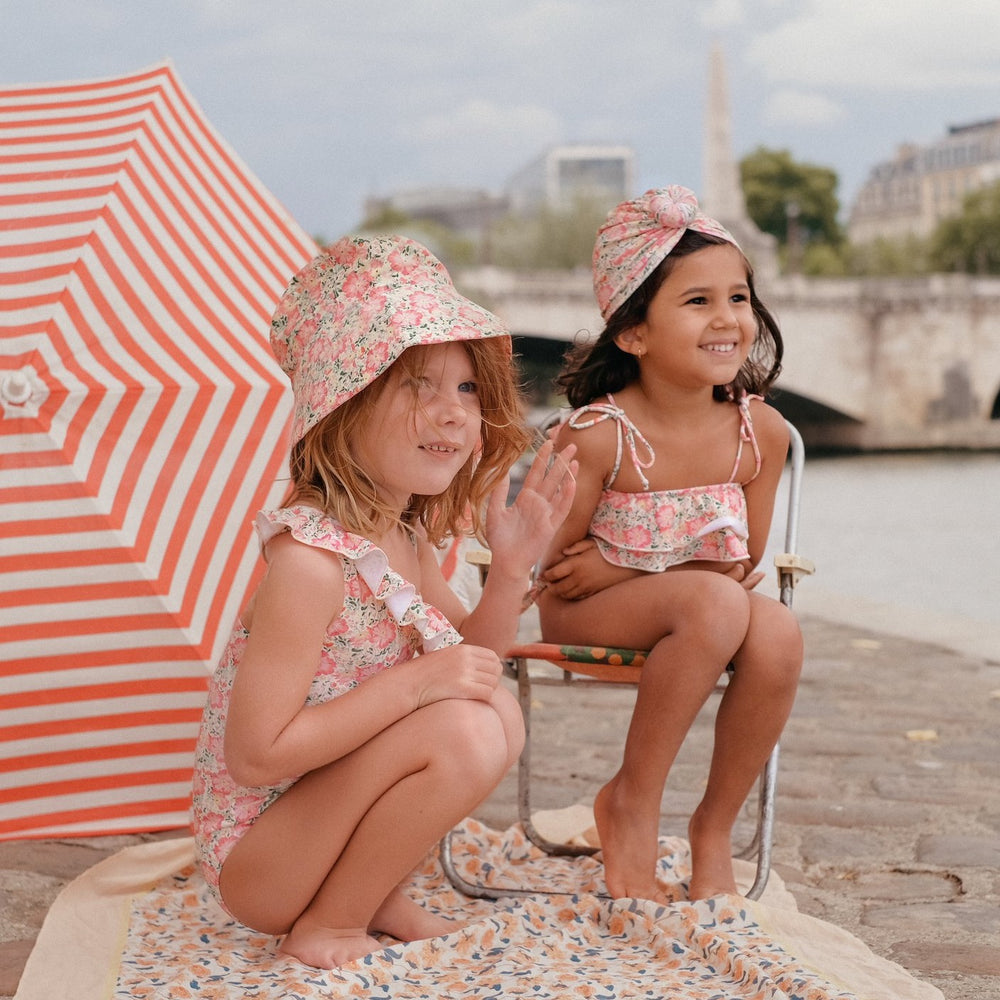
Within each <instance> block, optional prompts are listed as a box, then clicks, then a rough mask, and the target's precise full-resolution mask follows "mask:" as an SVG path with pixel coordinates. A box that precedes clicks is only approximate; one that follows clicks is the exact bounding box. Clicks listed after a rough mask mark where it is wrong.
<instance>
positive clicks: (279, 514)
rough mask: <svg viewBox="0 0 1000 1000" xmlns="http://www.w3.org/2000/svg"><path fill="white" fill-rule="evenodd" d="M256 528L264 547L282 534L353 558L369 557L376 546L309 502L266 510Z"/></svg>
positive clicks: (313, 546)
mask: <svg viewBox="0 0 1000 1000" xmlns="http://www.w3.org/2000/svg"><path fill="white" fill-rule="evenodd" d="M256 528H257V533H258V536H259V537H260V544H261V547H264V546H266V545H267V544H268V542H270V541H271V540H272V539H273V538H275V537H276V536H278V535H282V534H287V535H288V536H289V537H290V538H292V539H294V540H295V541H296V542H301V543H302V544H304V545H306V546H309V547H311V548H316V549H323V550H325V551H327V552H332V553H334V554H336V555H341V556H347V557H348V558H351V559H359V558H361V557H363V556H365V555H366V554H367V553H369V552H370V551H371V550H372V548H373V547H374V546H373V544H372V542H370V541H369V540H368V539H367V538H362V537H361V536H360V535H356V534H354V533H353V532H351V531H348V530H347V528H345V527H344V526H343V525H342V524H341V523H340V522H339V521H338V520H337V519H336V518H334V517H331V516H330V515H329V514H325V513H324V512H323V511H321V510H317V509H316V508H314V507H308V506H305V505H296V506H293V507H279V508H277V509H273V510H262V511H260V513H258V515H257V519H256Z"/></svg>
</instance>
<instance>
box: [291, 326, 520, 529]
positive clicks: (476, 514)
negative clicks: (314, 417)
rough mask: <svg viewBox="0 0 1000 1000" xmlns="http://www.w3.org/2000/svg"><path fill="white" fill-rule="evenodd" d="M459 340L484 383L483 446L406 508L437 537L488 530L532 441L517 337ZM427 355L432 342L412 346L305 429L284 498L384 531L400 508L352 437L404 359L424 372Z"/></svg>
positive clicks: (407, 518)
mask: <svg viewBox="0 0 1000 1000" xmlns="http://www.w3.org/2000/svg"><path fill="white" fill-rule="evenodd" d="M458 343H460V344H461V345H462V347H464V348H465V349H466V351H467V352H468V354H469V358H470V360H471V362H472V368H473V371H474V373H475V378H476V382H477V383H478V387H479V403H480V407H481V410H482V429H481V432H480V447H479V448H477V449H476V451H475V452H474V453H473V454H472V455H471V456H470V457H469V460H468V461H467V462H466V463H465V465H464V466H463V467H462V469H461V470H460V471H459V473H458V475H456V476H455V478H454V479H453V480H452V482H451V485H450V486H449V487H448V489H446V490H445V491H444V492H443V493H439V494H437V495H436V496H421V495H416V494H415V495H414V496H413V497H412V498H411V501H410V506H409V507H408V508H407V510H406V511H405V512H404V514H403V521H404V523H407V524H411V525H412V524H419V525H421V526H422V527H423V529H424V531H425V532H426V534H427V537H428V539H429V540H430V541H431V542H432V543H433V544H435V545H436V544H439V543H441V542H442V541H443V540H444V539H445V538H446V537H448V536H450V535H458V534H464V533H466V532H467V531H470V530H471V531H472V532H473V533H474V534H477V535H480V536H481V534H482V517H483V511H484V507H485V502H486V498H487V496H489V494H490V493H491V492H492V491H493V490H494V489H495V488H496V487H497V486H498V485H499V484H500V482H501V481H502V480H503V477H504V476H505V475H506V473H507V472H508V471H509V470H510V468H511V466H512V465H513V464H514V463H515V462H516V461H517V459H518V458H519V457H520V456H521V454H522V453H523V452H524V450H525V449H526V448H527V446H528V444H529V443H530V441H531V434H530V432H529V431H528V429H527V427H526V426H525V423H524V418H523V412H522V411H523V407H522V399H521V393H520V389H519V386H518V382H517V376H516V370H515V368H514V366H513V364H512V359H511V356H510V350H509V341H507V340H505V339H504V338H500V337H489V338H485V339H483V340H464V341H458ZM425 363H426V351H425V349H423V348H420V347H411V348H409V349H408V350H406V351H404V352H403V353H402V355H401V356H400V357H399V359H398V360H397V361H396V362H395V363H394V364H393V366H392V368H390V369H389V371H388V372H385V373H384V374H383V375H381V376H380V377H379V378H377V379H375V381H374V382H372V383H371V384H370V385H368V386H366V387H365V388H364V389H363V390H362V391H361V392H359V393H358V394H357V395H356V396H352V397H351V398H350V399H348V400H347V401H346V402H344V403H342V404H341V405H340V406H338V407H337V409H335V410H334V411H333V412H332V413H329V414H327V416H326V417H324V418H323V419H322V420H321V421H320V422H319V423H318V424H316V425H315V426H314V427H312V428H310V429H309V430H308V431H307V432H306V433H305V435H304V436H303V437H302V440H301V441H299V442H297V443H296V444H295V446H294V447H293V448H292V453H291V457H290V461H289V471H290V473H291V485H290V487H289V490H288V493H287V494H286V496H285V499H284V501H283V506H286V507H287V506H290V505H293V504H305V505H307V506H310V507H315V508H317V509H319V510H322V511H323V512H324V513H326V514H329V515H330V516H332V517H334V518H336V519H337V520H338V521H339V522H340V523H341V524H342V525H343V526H344V527H345V528H347V529H348V531H352V532H354V533H355V534H359V535H363V536H370V535H377V534H380V533H382V532H383V531H385V530H386V529H387V528H388V527H390V526H391V524H392V523H393V522H395V521H396V514H395V512H394V511H393V510H391V509H390V508H389V507H388V505H387V504H385V503H384V502H383V501H382V500H380V499H379V497H378V493H377V491H376V489H375V484H374V483H373V482H372V481H371V479H370V478H369V477H368V475H367V473H366V472H365V471H364V469H363V467H362V466H361V465H360V464H359V462H358V460H357V458H356V457H355V456H354V454H353V451H352V447H351V441H352V440H353V438H354V435H355V432H356V431H357V430H359V429H360V428H361V427H362V426H363V425H364V424H365V423H366V422H367V421H368V420H369V419H370V418H371V415H372V412H373V410H374V408H375V406H376V404H377V403H378V401H379V399H380V398H381V396H382V393H383V392H385V390H386V386H387V383H388V376H389V374H390V372H393V371H395V370H396V368H397V366H399V365H401V366H403V370H404V372H406V373H407V374H411V375H414V376H419V375H420V373H421V372H422V371H423V368H424V364H425ZM414 406H415V407H416V406H417V400H416V398H415V397H414Z"/></svg>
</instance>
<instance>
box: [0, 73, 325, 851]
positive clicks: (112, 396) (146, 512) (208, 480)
mask: <svg viewBox="0 0 1000 1000" xmlns="http://www.w3.org/2000/svg"><path fill="white" fill-rule="evenodd" d="M315 249H316V248H315V245H314V244H313V242H312V240H311V239H310V238H309V237H308V236H307V235H306V234H305V233H304V232H303V231H302V230H301V229H300V228H299V227H298V226H297V225H296V224H295V222H294V221H293V220H292V219H291V218H290V217H289V216H288V215H287V213H286V212H285V211H284V210H283V209H282V208H281V207H280V206H279V205H278V204H277V202H276V201H275V199H274V198H273V197H272V196H271V195H270V194H269V193H268V192H267V191H266V190H265V189H264V187H263V186H262V185H261V184H260V182H259V181H258V180H256V179H255V178H254V177H253V176H252V175H251V174H250V172H249V171H248V170H247V168H246V167H245V166H244V165H243V164H242V163H241V162H240V160H239V159H238V157H237V156H236V155H234V153H233V151H232V150H231V149H230V148H229V147H228V146H227V145H226V143H225V142H224V141H223V140H222V139H221V138H220V137H219V135H218V134H217V133H216V132H215V131H214V129H213V128H212V126H211V125H210V124H209V123H208V121H207V120H206V119H205V117H204V115H203V114H202V112H201V110H200V109H199V108H198V107H197V105H196V104H195V102H194V101H193V100H192V98H191V95H190V94H189V93H188V92H187V90H186V89H185V88H184V87H183V85H182V84H181V82H180V80H179V79H178V77H177V74H176V72H175V70H174V68H173V67H172V65H171V64H170V63H169V62H167V63H163V64H159V65H155V66H152V67H150V68H148V69H146V70H143V71H140V72H137V73H134V74H132V75H129V76H125V77H121V78H116V79H103V80H97V81H86V82H77V83H67V84H58V85H56V84H52V85H46V84H43V85H33V86H4V87H0V403H2V417H0V839H10V838H20V837H41V836H45V837H51V836H63V835H78V834H88V835H90V834H104V833H113V832H126V831H140V830H154V829H167V828H172V827H176V826H181V825H184V824H186V822H187V809H188V800H189V786H190V778H191V769H192V760H193V747H194V740H195V737H196V734H197V728H198V721H199V718H200V715H201V707H202V704H203V702H204V695H205V690H206V684H207V678H208V674H209V671H210V670H211V669H212V667H213V665H214V663H215V661H216V659H217V657H218V656H219V654H220V652H221V649H222V647H223V646H224V645H225V641H226V638H227V635H228V632H229V630H230V628H231V625H232V623H233V620H234V618H235V617H236V615H237V613H238V610H239V607H240V605H241V603H242V602H243V600H244V599H245V597H246V595H247V591H248V589H249V587H250V586H251V585H252V584H253V582H254V574H255V573H256V572H257V571H258V570H257V562H258V560H257V548H256V542H255V540H254V537H253V532H252V527H251V524H252V519H253V514H254V512H255V511H256V510H257V509H259V508H261V507H265V506H267V505H268V504H270V503H274V502H275V501H276V499H278V497H279V494H280V492H281V483H280V480H281V478H282V476H283V475H284V461H285V448H286V435H287V428H288V422H289V416H290V409H291V400H290V392H289V390H288V388H287V382H286V380H285V378H284V376H283V375H282V373H281V372H280V370H279V369H278V367H277V365H276V364H275V362H274V360H273V358H272V357H271V354H270V351H269V348H268V342H267V332H268V326H269V320H270V316H271V313H272V311H273V308H274V305H275V303H276V302H277V300H278V297H279V296H280V294H281V292H282V291H283V289H284V287H285V286H286V284H287V283H288V280H289V278H290V277H291V276H292V275H293V274H294V273H295V272H296V271H297V270H298V269H299V267H301V265H302V264H303V263H304V262H305V261H306V260H308V259H309V258H310V257H311V256H312V255H313V253H314V252H315Z"/></svg>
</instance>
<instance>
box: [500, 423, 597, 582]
mask: <svg viewBox="0 0 1000 1000" xmlns="http://www.w3.org/2000/svg"><path fill="white" fill-rule="evenodd" d="M575 454H576V445H572V444H571V445H567V446H566V447H565V448H563V450H562V451H558V452H557V451H556V449H555V444H554V442H553V441H552V440H546V441H545V443H544V444H543V445H542V446H541V447H540V448H539V449H538V453H537V454H536V455H535V459H534V461H533V462H532V463H531V468H530V469H529V470H528V474H527V475H526V476H525V477H524V484H523V485H522V486H521V489H520V491H519V492H518V494H517V497H516V498H515V499H514V502H513V503H512V504H511V505H510V506H509V507H508V506H507V481H506V480H505V482H504V483H503V484H501V486H500V487H498V488H497V489H495V490H494V491H493V493H492V495H491V496H490V499H489V503H488V505H487V507H486V523H485V525H484V530H485V534H486V541H487V543H488V544H489V547H490V550H491V551H492V553H493V566H494V568H495V569H501V570H508V571H510V572H511V573H513V574H524V573H527V572H529V571H530V570H531V568H532V566H534V564H535V562H536V561H537V560H538V557H539V556H540V555H541V554H542V553H543V552H544V551H545V550H546V548H548V545H549V542H550V541H552V537H553V535H555V533H556V530H557V529H558V528H559V526H560V525H561V524H562V523H563V521H564V520H565V519H566V515H567V514H568V513H569V509H570V506H571V505H572V503H573V496H574V494H575V491H576V472H577V469H578V464H577V462H576V460H575V459H574V458H573V456H574V455H575Z"/></svg>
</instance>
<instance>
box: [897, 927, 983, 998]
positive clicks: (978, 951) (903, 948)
mask: <svg viewBox="0 0 1000 1000" xmlns="http://www.w3.org/2000/svg"><path fill="white" fill-rule="evenodd" d="M889 957H890V958H891V959H892V960H893V961H894V962H899V964H900V965H904V966H906V968H908V969H914V970H917V971H927V972H930V971H940V970H942V969H950V970H951V971H952V972H959V973H962V974H963V975H970V976H1000V948H997V947H995V946H990V945H985V944H984V945H977V944H934V943H931V942H927V941H899V942H897V943H896V944H894V945H893V946H892V948H891V950H890V952H889ZM984 986H985V987H986V990H987V992H980V993H970V994H968V995H969V996H978V997H979V998H981V1000H997V997H1000V991H998V990H997V983H996V982H995V981H994V982H993V983H991V984H990V985H988V986H986V984H984Z"/></svg>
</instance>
